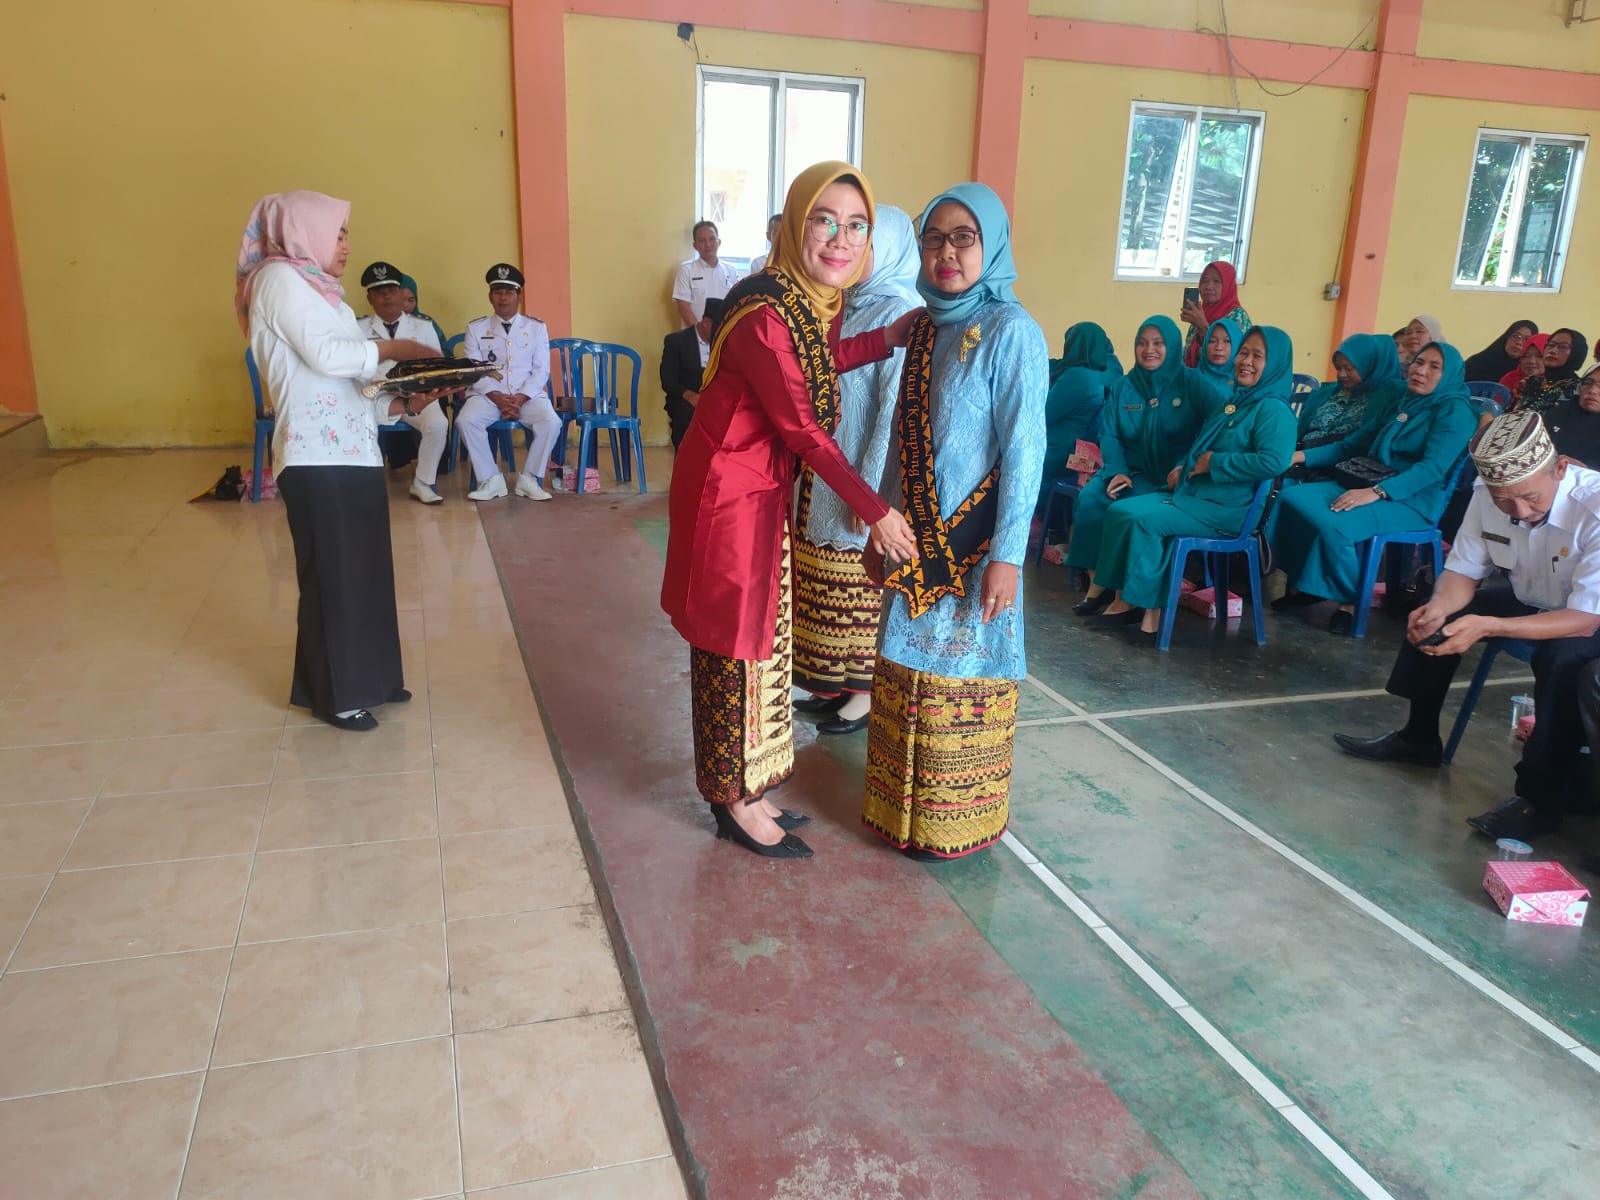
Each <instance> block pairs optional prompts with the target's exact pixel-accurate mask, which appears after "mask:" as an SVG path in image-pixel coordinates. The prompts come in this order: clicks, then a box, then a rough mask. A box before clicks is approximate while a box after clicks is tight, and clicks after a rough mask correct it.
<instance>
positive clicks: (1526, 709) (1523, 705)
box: [1511, 696, 1534, 733]
mask: <svg viewBox="0 0 1600 1200" xmlns="http://www.w3.org/2000/svg"><path fill="white" fill-rule="evenodd" d="M1533 715H1534V713H1533V697H1532V696H1513V697H1511V732H1512V733H1516V731H1517V724H1518V723H1519V722H1520V721H1521V720H1522V718H1523V717H1531V716H1533Z"/></svg>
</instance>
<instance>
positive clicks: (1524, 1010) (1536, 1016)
mask: <svg viewBox="0 0 1600 1200" xmlns="http://www.w3.org/2000/svg"><path fill="white" fill-rule="evenodd" d="M1089 724H1090V725H1091V727H1092V728H1094V729H1096V730H1098V731H1099V732H1100V733H1101V734H1103V735H1105V736H1106V737H1108V738H1110V739H1111V740H1112V741H1113V742H1115V743H1116V744H1117V745H1119V746H1121V747H1122V748H1123V749H1124V750H1126V751H1127V752H1128V753H1130V754H1132V755H1133V756H1134V757H1135V758H1138V759H1139V760H1140V761H1142V762H1144V763H1145V764H1146V765H1147V766H1149V767H1151V768H1152V769H1154V770H1155V771H1156V772H1157V773H1158V774H1160V775H1162V776H1163V777H1164V778H1166V779H1167V780H1168V781H1169V782H1171V783H1173V784H1175V785H1177V786H1178V787H1179V788H1181V789H1182V790H1183V791H1184V792H1186V793H1187V794H1188V795H1190V796H1191V797H1192V798H1194V799H1195V800H1197V801H1199V802H1200V803H1201V804H1202V805H1204V806H1205V807H1206V808H1208V809H1210V810H1211V811H1212V812H1213V813H1215V814H1216V815H1217V816H1219V817H1221V818H1222V819H1223V820H1225V821H1227V822H1228V823H1229V824H1231V825H1233V826H1235V827H1236V828H1238V829H1239V830H1240V831H1241V832H1243V833H1245V834H1247V835H1248V836H1249V837H1251V838H1253V839H1255V840H1256V841H1257V842H1259V843H1260V844H1261V845H1262V846H1263V847H1265V848H1266V849H1268V850H1270V851H1272V852H1273V853H1275V854H1277V855H1279V856H1280V857H1281V858H1283V859H1284V860H1285V861H1287V862H1288V863H1289V864H1290V865H1292V866H1294V867H1295V868H1297V869H1298V870H1300V871H1301V872H1303V873H1305V874H1307V875H1309V876H1310V877H1311V878H1313V879H1315V880H1316V881H1317V882H1318V883H1320V884H1322V885H1323V886H1325V887H1327V888H1328V889H1329V890H1330V891H1332V892H1333V893H1334V894H1335V895H1337V896H1339V897H1340V898H1341V899H1342V900H1344V901H1345V902H1346V903H1347V904H1349V905H1351V906H1352V907H1353V908H1355V909H1356V910H1357V911H1359V912H1361V913H1362V914H1363V915H1365V916H1367V917H1369V918H1371V919H1372V920H1374V921H1376V922H1377V923H1378V924H1379V925H1381V926H1383V927H1384V928H1385V929H1387V930H1389V931H1390V932H1391V933H1394V934H1396V935H1397V936H1399V937H1400V938H1401V939H1402V940H1404V941H1405V942H1407V943H1408V944H1410V945H1411V946H1412V947H1413V948H1414V949H1417V950H1420V951H1421V952H1422V953H1423V954H1424V955H1425V956H1426V957H1428V958H1430V959H1432V960H1433V961H1434V962H1435V963H1437V964H1438V965H1439V966H1441V967H1443V968H1444V969H1445V970H1446V971H1448V972H1449V973H1450V974H1452V975H1454V976H1456V977H1457V978H1458V979H1460V980H1461V981H1462V982H1463V983H1466V984H1467V985H1468V986H1470V987H1471V988H1473V989H1474V990H1475V991H1477V992H1478V993H1479V994H1480V995H1482V996H1483V997H1484V998H1486V999H1488V1000H1490V1001H1491V1002H1492V1003H1494V1004H1496V1005H1498V1006H1499V1007H1500V1008H1502V1009H1504V1010H1505V1011H1506V1012H1507V1013H1509V1014H1510V1015H1511V1016H1513V1017H1515V1018H1516V1019H1517V1020H1519V1021H1521V1022H1522V1023H1523V1024H1525V1025H1527V1026H1528V1027H1529V1028H1531V1029H1533V1030H1534V1031H1535V1032H1537V1033H1539V1034H1541V1035H1543V1036H1544V1037H1545V1038H1547V1039H1549V1040H1550V1041H1551V1042H1554V1043H1555V1044H1556V1046H1558V1047H1559V1048H1560V1049H1562V1050H1567V1051H1571V1050H1572V1049H1573V1048H1574V1047H1579V1048H1581V1047H1582V1045H1583V1043H1582V1042H1581V1041H1579V1040H1578V1039H1577V1038H1576V1037H1574V1036H1573V1035H1572V1034H1570V1033H1568V1032H1567V1031H1566V1030H1564V1029H1562V1028H1561V1027H1560V1026H1558V1025H1556V1024H1555V1022H1553V1021H1551V1020H1550V1019H1549V1018H1547V1017H1545V1016H1543V1015H1541V1014H1540V1013H1538V1012H1537V1011H1535V1010H1534V1009H1533V1008H1531V1007H1530V1006H1529V1005H1527V1004H1525V1003H1524V1002H1523V1001H1521V1000H1519V999H1517V998H1516V997H1515V996H1513V995H1511V994H1510V993H1509V992H1507V991H1506V990H1505V989H1504V988H1501V987H1500V986H1499V985H1498V984H1496V983H1494V982H1493V981H1491V980H1489V979H1488V978H1486V977H1485V976H1483V975H1482V974H1480V973H1479V972H1477V971H1474V970H1473V969H1472V968H1471V967H1469V966H1467V965H1466V964H1465V963H1463V962H1461V961H1460V960H1459V959H1457V958H1456V957H1455V956H1454V955H1452V954H1450V953H1449V952H1448V951H1446V950H1445V949H1444V948H1443V947H1441V946H1438V945H1436V944H1435V943H1434V942H1432V941H1430V940H1429V939H1428V938H1426V937H1424V936H1423V935H1422V934H1421V933H1419V932H1417V931H1416V930H1415V929H1413V928H1411V926H1409V925H1407V924H1406V923H1405V922H1404V921H1401V920H1400V919H1399V918H1398V917H1396V916H1394V915H1393V914H1392V913H1390V912H1389V911H1388V910H1387V909H1385V908H1383V907H1382V906H1381V905H1379V904H1377V903H1375V902H1374V901H1372V900H1369V899H1367V897H1365V896H1363V895H1362V894H1361V893H1360V892H1358V891H1356V890H1355V889H1354V888H1352V887H1350V886H1349V885H1348V884H1345V883H1344V882H1343V881H1341V880H1340V879H1338V878H1337V877H1336V876H1334V875H1333V874H1331V873H1330V872H1328V871H1326V870H1324V869H1323V868H1321V867H1319V866H1317V865H1316V864H1315V863H1313V862H1312V861H1311V860H1310V859H1308V858H1306V857H1305V856H1304V855H1302V854H1300V853H1299V852H1298V851H1297V850H1294V849H1293V848H1292V847H1290V846H1289V845H1287V844H1286V843H1284V842H1283V841H1281V840H1279V839H1278V838H1276V837H1274V836H1273V835H1271V834H1270V833H1268V832H1267V831H1266V830H1264V829H1262V828H1261V827H1260V826H1259V825H1256V824H1255V823H1254V822H1252V821H1250V820H1248V819H1247V818H1245V817H1244V816H1242V815H1241V814H1239V813H1237V812H1235V811H1234V810H1233V809H1232V808H1230V807H1228V806H1227V805H1226V804H1223V803H1222V802H1221V801H1220V800H1218V799H1217V798H1216V797H1214V796H1212V795H1211V794H1210V793H1209V792H1207V791H1205V789H1203V788H1201V787H1199V786H1198V785H1197V784H1195V783H1192V782H1191V781H1189V780H1188V779H1186V778H1185V777H1184V776H1182V775H1181V774H1179V773H1178V772H1177V771H1176V770H1174V769H1173V768H1171V767H1169V766H1167V764H1166V763H1164V762H1162V761H1161V760H1160V759H1159V758H1157V757H1156V756H1155V755H1153V754H1151V753H1149V752H1148V751H1146V750H1145V749H1143V747H1141V746H1139V745H1137V744H1136V743H1135V742H1133V741H1132V740H1131V739H1130V738H1128V737H1126V736H1125V735H1124V734H1122V733H1121V732H1119V731H1118V730H1115V729H1112V728H1111V727H1110V726H1109V725H1106V724H1104V723H1103V722H1101V721H1091V722H1089ZM1580 1061H1587V1060H1583V1059H1580ZM1589 1065H1591V1066H1594V1067H1595V1069H1596V1070H1597V1071H1600V1058H1597V1059H1596V1062H1595V1063H1594V1064H1589Z"/></svg>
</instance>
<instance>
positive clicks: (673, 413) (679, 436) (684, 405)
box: [667, 396, 694, 450]
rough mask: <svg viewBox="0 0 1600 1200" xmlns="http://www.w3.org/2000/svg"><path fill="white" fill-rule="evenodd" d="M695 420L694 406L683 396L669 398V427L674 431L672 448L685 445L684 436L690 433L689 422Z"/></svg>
mask: <svg viewBox="0 0 1600 1200" xmlns="http://www.w3.org/2000/svg"><path fill="white" fill-rule="evenodd" d="M692 420H694V405H692V404H690V403H689V402H688V401H687V400H685V399H684V398H683V397H682V396H668V397H667V426H668V427H669V428H670V429H671V430H672V448H673V449H674V450H676V449H677V448H678V447H679V446H681V445H683V435H684V434H686V433H688V432H689V422H690V421H692Z"/></svg>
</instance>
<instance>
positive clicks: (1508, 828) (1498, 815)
mask: <svg viewBox="0 0 1600 1200" xmlns="http://www.w3.org/2000/svg"><path fill="white" fill-rule="evenodd" d="M1467 824H1468V825H1471V826H1472V828H1473V829H1475V830H1477V832H1479V833H1481V834H1482V835H1483V836H1484V837H1486V838H1492V839H1493V840H1495V841H1499V840H1500V839H1501V838H1515V839H1516V840H1517V841H1519V842H1531V841H1533V839H1534V838H1536V837H1543V836H1544V835H1545V834H1547V833H1554V832H1555V831H1556V830H1558V829H1560V828H1561V816H1560V814H1559V813H1552V812H1545V811H1543V810H1541V809H1538V808H1535V807H1534V806H1533V805H1532V804H1529V803H1528V802H1527V801H1526V800H1524V799H1523V798H1522V797H1521V796H1513V797H1511V799H1509V800H1507V801H1506V802H1505V803H1504V804H1501V805H1497V806H1496V807H1494V808H1491V809H1490V810H1489V811H1488V812H1486V813H1479V814H1478V815H1477V816H1475V817H1468V818H1467Z"/></svg>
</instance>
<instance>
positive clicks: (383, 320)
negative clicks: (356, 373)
mask: <svg viewBox="0 0 1600 1200" xmlns="http://www.w3.org/2000/svg"><path fill="white" fill-rule="evenodd" d="M402 278H403V276H402V275H401V274H400V268H399V267H397V266H395V265H394V264H393V263H386V262H375V263H373V264H372V265H371V266H369V267H368V268H367V269H366V270H365V271H363V272H361V286H362V287H364V288H366V289H367V303H368V304H370V305H371V306H372V313H373V315H372V316H370V317H362V318H361V319H360V321H358V322H357V324H359V325H360V326H361V329H362V332H364V333H365V334H366V335H367V337H368V338H370V339H371V340H372V341H375V342H381V341H384V340H385V339H392V338H408V339H410V340H411V341H414V342H421V343H422V344H423V345H425V346H432V347H433V349H434V353H436V354H440V355H442V354H443V353H444V347H442V346H440V345H439V335H438V334H436V333H435V332H434V330H433V324H432V322H429V321H419V320H418V319H417V318H416V317H413V316H408V315H407V313H406V311H405V297H404V293H403V292H402V290H401V287H400V280H401V279H402ZM393 369H394V363H392V362H382V363H379V364H378V374H379V375H387V374H388V373H389V372H390V371H392V370H393ZM399 419H400V420H402V421H404V422H405V423H406V424H407V425H409V426H411V428H413V429H415V430H416V431H417V432H418V433H420V434H421V435H422V445H421V446H419V447H418V448H417V470H416V473H415V474H414V475H413V476H412V477H411V495H412V496H413V497H414V498H415V499H417V500H420V501H422V503H424V504H438V503H439V502H440V501H441V500H443V499H444V497H442V496H441V495H439V491H438V488H437V487H436V486H435V484H436V482H437V480H438V478H439V456H440V455H442V454H443V453H444V447H445V442H446V441H447V440H448V439H449V436H450V419H449V418H448V417H446V416H445V415H444V409H442V408H441V407H439V402H438V401H437V400H435V401H433V403H431V404H429V405H428V406H427V407H426V408H424V409H422V411H420V412H418V413H417V414H416V415H415V416H410V417H406V416H402V417H400V418H399Z"/></svg>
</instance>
